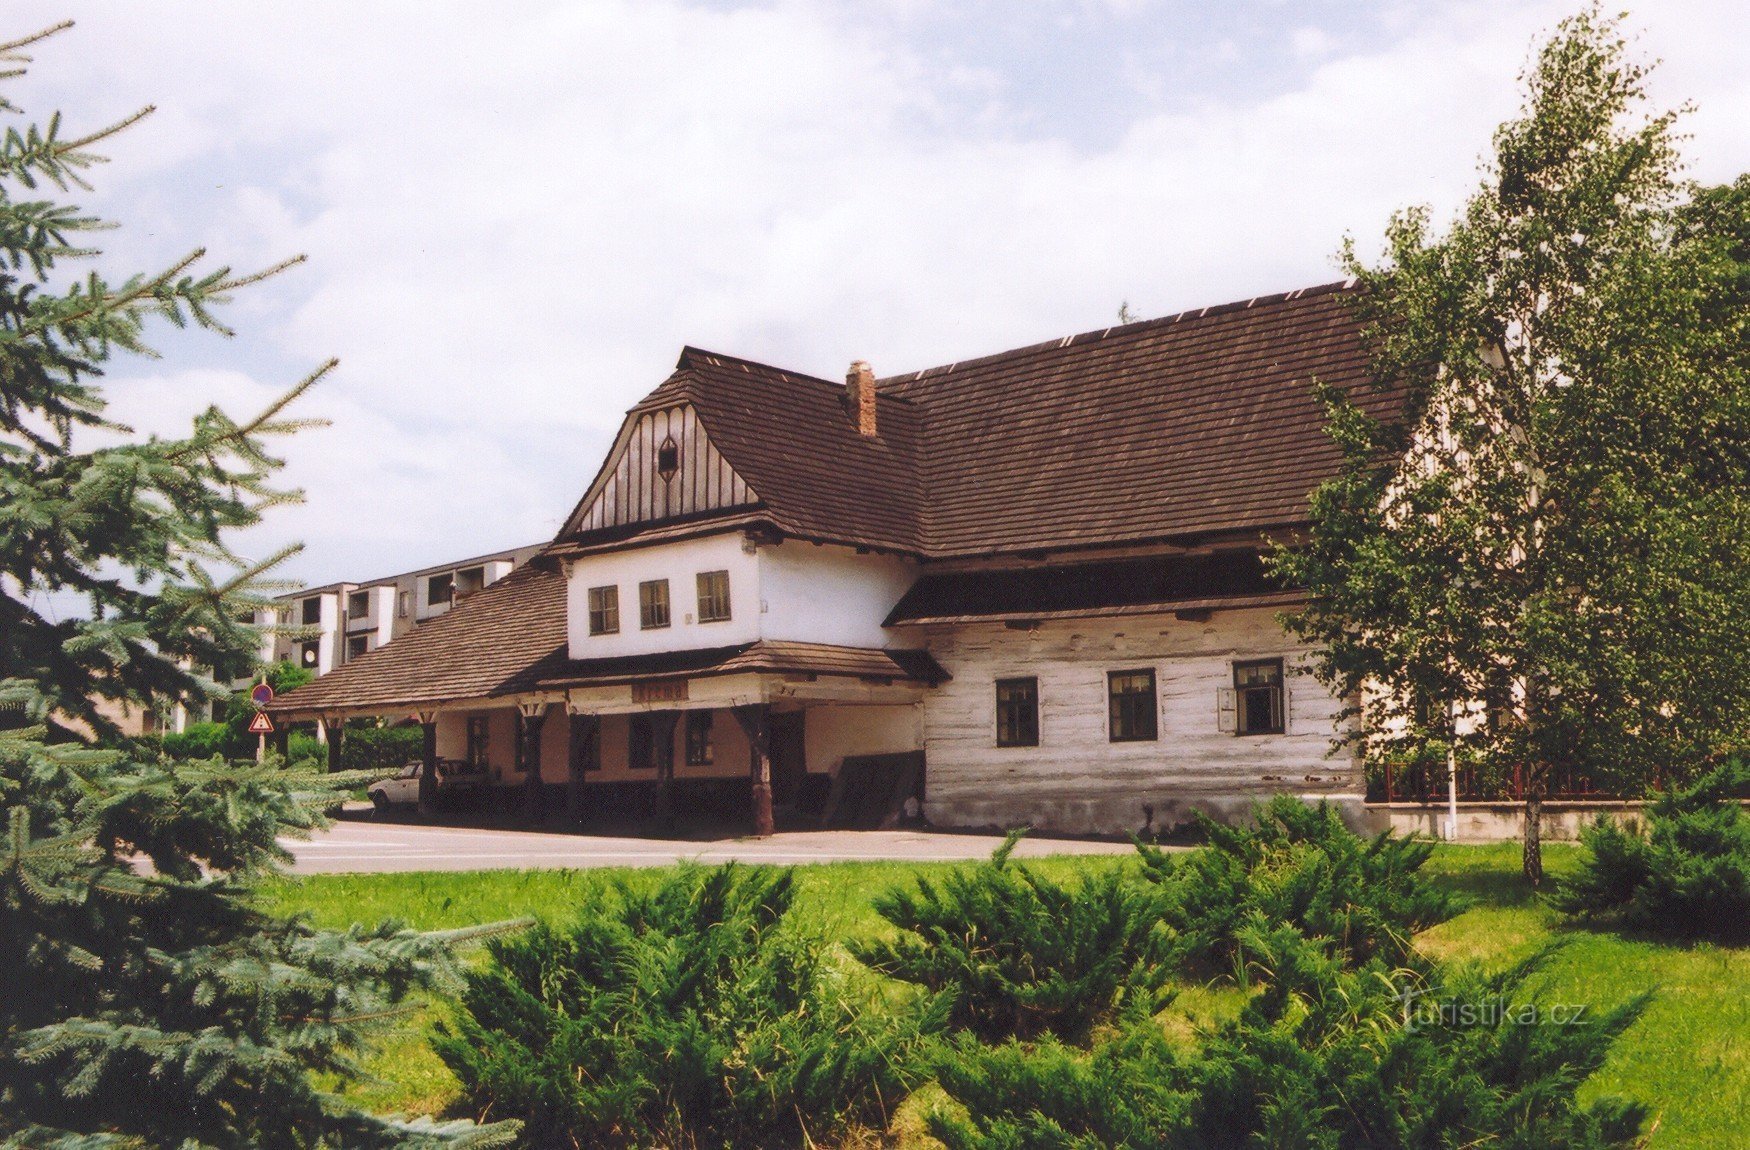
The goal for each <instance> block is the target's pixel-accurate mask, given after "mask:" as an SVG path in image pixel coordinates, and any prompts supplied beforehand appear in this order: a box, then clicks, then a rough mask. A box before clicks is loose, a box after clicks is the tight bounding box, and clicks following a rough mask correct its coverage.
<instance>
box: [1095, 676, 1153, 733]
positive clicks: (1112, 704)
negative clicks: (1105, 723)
mask: <svg viewBox="0 0 1750 1150" xmlns="http://www.w3.org/2000/svg"><path fill="white" fill-rule="evenodd" d="M1106 705H1107V711H1108V718H1109V720H1110V729H1109V732H1108V738H1110V739H1111V741H1112V742H1114V743H1137V742H1148V741H1150V740H1153V739H1155V738H1157V737H1158V733H1159V732H1158V727H1157V721H1156V716H1155V673H1154V669H1153V668H1152V667H1151V668H1148V669H1146V670H1141V671H1112V672H1109V673H1108V674H1107V676H1106Z"/></svg>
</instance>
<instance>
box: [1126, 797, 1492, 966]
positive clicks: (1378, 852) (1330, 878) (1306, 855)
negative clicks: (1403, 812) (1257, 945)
mask: <svg viewBox="0 0 1750 1150" xmlns="http://www.w3.org/2000/svg"><path fill="white" fill-rule="evenodd" d="M1197 821H1198V823H1199V826H1200V828H1201V830H1202V833H1203V835H1204V838H1205V841H1206V842H1207V844H1208V845H1207V846H1205V847H1203V848H1202V849H1199V850H1195V851H1191V852H1189V853H1186V854H1179V855H1172V854H1167V853H1165V852H1163V851H1160V850H1158V849H1156V848H1154V847H1150V846H1146V845H1140V844H1139V846H1138V850H1139V851H1140V852H1141V854H1142V859H1143V873H1144V875H1145V876H1146V877H1147V878H1149V879H1150V880H1152V881H1153V882H1154V883H1155V884H1156V885H1157V886H1159V887H1160V889H1161V892H1162V895H1163V897H1162V899H1161V906H1162V915H1163V918H1164V920H1165V922H1166V923H1167V925H1168V926H1169V927H1171V929H1172V931H1173V933H1174V935H1175V936H1176V939H1177V942H1176V946H1177V948H1178V956H1179V959H1180V961H1182V962H1183V963H1184V964H1185V965H1186V966H1187V967H1188V969H1190V970H1192V971H1194V972H1198V973H1201V974H1204V975H1212V974H1231V973H1232V972H1233V970H1234V966H1235V963H1236V961H1238V960H1239V959H1240V957H1241V951H1242V947H1241V939H1242V937H1244V935H1245V933H1246V932H1247V931H1248V930H1255V929H1258V928H1260V927H1267V926H1270V925H1273V924H1287V925H1289V926H1293V927H1295V928H1296V929H1297V930H1299V931H1300V932H1301V933H1302V934H1304V935H1305V936H1306V937H1308V938H1309V939H1313V940H1317V941H1318V942H1319V944H1320V945H1322V946H1324V947H1325V948H1326V949H1328V950H1329V951H1330V952H1331V953H1333V954H1335V955H1338V956H1340V957H1341V958H1342V959H1343V960H1344V961H1345V962H1347V963H1348V964H1349V965H1351V966H1360V965H1362V964H1364V963H1366V962H1367V961H1369V960H1370V959H1373V958H1376V957H1377V958H1379V959H1381V960H1382V961H1383V962H1384V963H1385V964H1386V965H1387V966H1388V967H1391V966H1398V965H1402V964H1403V963H1405V962H1406V961H1408V958H1409V955H1410V952H1411V940H1412V938H1413V936H1414V935H1415V933H1416V932H1417V931H1420V930H1425V929H1427V928H1428V927H1430V926H1433V925H1435V924H1436V923H1440V922H1444V921H1445V920H1446V919H1448V918H1451V917H1452V916H1453V915H1454V914H1456V913H1457V912H1458V910H1459V906H1458V903H1457V900H1456V899H1455V898H1454V897H1453V896H1452V895H1451V894H1450V893H1448V892H1446V891H1443V890H1441V889H1440V888H1439V887H1437V886H1435V885H1434V884H1433V883H1431V882H1430V881H1429V880H1428V879H1427V878H1425V877H1424V876H1423V875H1422V874H1421V870H1422V866H1423V864H1425V863H1426V862H1427V861H1428V857H1429V855H1431V854H1432V853H1433V851H1434V844H1433V843H1431V842H1427V841H1422V840H1417V839H1410V838H1405V837H1401V836H1396V835H1391V834H1379V835H1376V836H1374V837H1373V838H1371V839H1365V838H1362V837H1361V836H1359V835H1356V834H1354V833H1353V832H1352V831H1350V830H1349V828H1347V827H1345V826H1344V825H1343V820H1342V819H1341V818H1340V817H1339V815H1338V813H1337V811H1336V809H1335V808H1333V807H1331V806H1329V805H1328V804H1325V803H1320V804H1318V805H1317V806H1311V805H1308V804H1307V803H1304V802H1301V801H1300V800H1298V799H1295V798H1293V797H1291V796H1288V795H1278V796H1276V797H1275V798H1273V799H1271V800H1270V801H1269V802H1268V803H1263V804H1260V805H1259V807H1258V808H1257V812H1256V815H1255V818H1254V820H1253V823H1252V825H1250V826H1227V825H1225V824H1222V823H1218V822H1216V821H1214V820H1213V819H1210V818H1207V817H1205V816H1202V815H1198V816H1197Z"/></svg>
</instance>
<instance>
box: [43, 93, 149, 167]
mask: <svg viewBox="0 0 1750 1150" xmlns="http://www.w3.org/2000/svg"><path fill="white" fill-rule="evenodd" d="M157 110H158V105H156V104H147V105H146V106H145V107H143V108H141V109H140V110H139V111H137V112H135V113H134V114H133V115H131V116H124V117H123V118H122V119H120V120H117V121H116V122H115V123H113V124H111V125H109V127H107V128H99V129H98V130H97V131H95V132H92V133H91V134H90V135H88V136H81V137H79V138H78V139H77V140H68V141H67V142H66V143H64V144H56V145H55V155H57V156H64V155H66V154H68V153H69V152H77V151H79V150H80V149H82V148H88V147H90V146H91V145H92V144H95V143H97V142H98V141H99V140H107V139H108V138H109V137H111V136H113V135H115V134H116V133H118V132H124V131H126V130H127V129H129V128H131V127H133V126H134V125H135V124H137V123H139V122H140V121H141V120H144V119H145V118H146V117H147V116H150V115H151V114H152V113H153V112H156V111H157ZM93 158H96V157H93Z"/></svg>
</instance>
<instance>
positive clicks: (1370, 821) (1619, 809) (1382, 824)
mask: <svg viewBox="0 0 1750 1150" xmlns="http://www.w3.org/2000/svg"><path fill="white" fill-rule="evenodd" d="M1641 806H1642V804H1640V803H1638V802H1627V803H1625V802H1546V803H1544V804H1543V819H1542V821H1541V834H1542V838H1543V839H1544V841H1546V842H1573V841H1575V840H1577V839H1578V838H1579V837H1580V828H1581V827H1583V826H1585V825H1586V824H1588V823H1590V822H1591V821H1592V820H1593V819H1595V818H1597V817H1598V816H1599V815H1601V814H1602V815H1608V816H1609V817H1611V818H1613V819H1616V820H1617V821H1618V822H1624V821H1627V820H1630V819H1638V818H1640V817H1641ZM1366 826H1367V829H1368V830H1369V831H1372V832H1375V833H1377V832H1379V831H1383V830H1391V831H1395V832H1396V833H1398V834H1403V835H1410V834H1417V835H1423V836H1425V837H1428V838H1436V839H1437V838H1441V837H1442V836H1443V835H1444V832H1445V826H1446V807H1445V806H1444V805H1441V806H1431V805H1427V804H1423V803H1369V804H1368V805H1367V812H1366ZM1524 831H1525V808H1524V806H1523V805H1521V804H1519V803H1506V802H1503V803H1460V804H1458V841H1459V842H1461V843H1467V842H1468V843H1499V842H1508V841H1513V842H1517V841H1518V840H1519V838H1520V837H1521V835H1523V834H1524Z"/></svg>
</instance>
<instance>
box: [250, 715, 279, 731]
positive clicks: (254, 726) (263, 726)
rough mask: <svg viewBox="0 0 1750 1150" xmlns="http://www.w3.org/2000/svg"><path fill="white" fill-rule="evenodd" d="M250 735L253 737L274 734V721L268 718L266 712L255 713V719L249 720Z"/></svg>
mask: <svg viewBox="0 0 1750 1150" xmlns="http://www.w3.org/2000/svg"><path fill="white" fill-rule="evenodd" d="M249 733H250V734H252V735H271V734H273V720H272V719H270V718H268V717H267V712H266V711H257V712H255V718H253V719H251V720H249Z"/></svg>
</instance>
